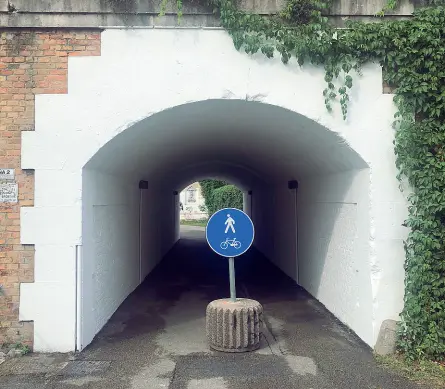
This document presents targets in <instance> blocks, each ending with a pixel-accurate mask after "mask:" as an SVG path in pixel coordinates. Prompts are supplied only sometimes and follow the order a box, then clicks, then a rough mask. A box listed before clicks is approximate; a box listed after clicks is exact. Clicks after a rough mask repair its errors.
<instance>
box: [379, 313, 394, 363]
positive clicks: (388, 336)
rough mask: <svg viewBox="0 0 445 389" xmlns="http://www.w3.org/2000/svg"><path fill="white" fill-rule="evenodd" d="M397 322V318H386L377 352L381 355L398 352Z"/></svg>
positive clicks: (380, 333) (381, 328)
mask: <svg viewBox="0 0 445 389" xmlns="http://www.w3.org/2000/svg"><path fill="white" fill-rule="evenodd" d="M396 340H397V322H396V321H395V320H385V321H384V322H383V323H382V325H381V327H380V332H379V336H378V338H377V343H376V345H375V348H374V350H375V352H376V353H377V354H379V355H391V354H394V353H395V352H396Z"/></svg>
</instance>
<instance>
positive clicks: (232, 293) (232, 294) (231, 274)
mask: <svg viewBox="0 0 445 389" xmlns="http://www.w3.org/2000/svg"><path fill="white" fill-rule="evenodd" d="M229 278H230V300H232V301H236V286H235V258H233V257H230V258H229Z"/></svg>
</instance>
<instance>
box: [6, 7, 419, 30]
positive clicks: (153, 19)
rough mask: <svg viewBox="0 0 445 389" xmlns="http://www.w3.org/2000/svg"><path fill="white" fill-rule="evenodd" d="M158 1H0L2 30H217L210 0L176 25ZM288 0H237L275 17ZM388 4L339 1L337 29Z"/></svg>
mask: <svg viewBox="0 0 445 389" xmlns="http://www.w3.org/2000/svg"><path fill="white" fill-rule="evenodd" d="M160 3H161V1H160V0H54V1H51V2H48V1H42V0H0V28H2V27H3V28H5V27H6V28H106V27H156V26H158V27H166V26H169V27H218V26H219V19H218V17H217V16H216V15H214V13H213V10H212V7H210V6H208V5H207V2H206V0H184V2H183V17H182V20H181V23H180V24H178V18H177V16H176V11H177V9H176V6H175V5H174V4H176V2H175V1H169V3H168V6H167V8H166V15H165V16H163V17H159V16H158V15H159V12H160ZM284 3H285V0H239V4H240V8H241V9H243V10H246V11H250V12H255V13H257V14H261V15H273V14H276V13H277V12H278V11H279V10H280V9H282V7H283V4H284ZM385 3H386V0H356V1H351V0H335V1H334V5H333V6H332V8H331V10H330V15H331V20H332V21H333V23H334V24H335V25H337V26H339V27H342V26H344V22H345V20H348V19H351V18H352V19H354V20H364V21H378V20H381V19H380V18H376V17H375V16H374V15H375V14H376V12H378V11H380V10H381V9H382V8H383V6H384V4H385ZM422 4H423V1H422V0H402V1H401V3H400V6H399V7H398V8H397V9H396V10H395V11H393V12H392V17H397V18H406V17H409V16H410V15H411V14H412V12H413V11H414V8H415V7H418V6H421V5H422Z"/></svg>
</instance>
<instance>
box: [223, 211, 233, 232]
mask: <svg viewBox="0 0 445 389" xmlns="http://www.w3.org/2000/svg"><path fill="white" fill-rule="evenodd" d="M224 224H226V225H227V227H226V230H225V231H224V232H225V233H226V234H227V232H228V231H229V228H231V229H232V232H233V233H235V227H233V225H234V224H235V220H233V218H232V217H231V216H230V214H227V220H226V222H225V223H224Z"/></svg>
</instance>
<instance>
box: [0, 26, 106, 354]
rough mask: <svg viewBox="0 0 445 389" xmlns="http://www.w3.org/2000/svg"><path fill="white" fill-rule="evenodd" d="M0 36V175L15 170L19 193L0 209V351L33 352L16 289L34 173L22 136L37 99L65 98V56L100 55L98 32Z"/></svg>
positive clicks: (30, 275)
mask: <svg viewBox="0 0 445 389" xmlns="http://www.w3.org/2000/svg"><path fill="white" fill-rule="evenodd" d="M0 34H1V38H0V169H2V168H10V169H15V173H16V174H15V176H16V178H15V180H16V182H17V184H18V187H19V194H18V200H19V201H18V203H16V204H14V203H0V284H1V289H0V346H1V344H3V343H13V342H14V343H15V342H21V343H23V344H27V345H29V346H31V347H32V341H33V325H32V322H19V298H20V283H22V282H34V246H33V245H21V244H20V207H27V206H29V207H31V206H33V205H34V171H33V170H21V169H20V153H21V132H22V131H34V96H35V95H36V94H50V93H67V75H68V57H69V56H74V55H82V56H88V55H100V31H99V30H94V31H92V30H89V31H82V30H76V31H63V30H56V31H54V30H52V31H46V30H45V31H44V30H28V29H20V30H0ZM48 115H51V112H48Z"/></svg>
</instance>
